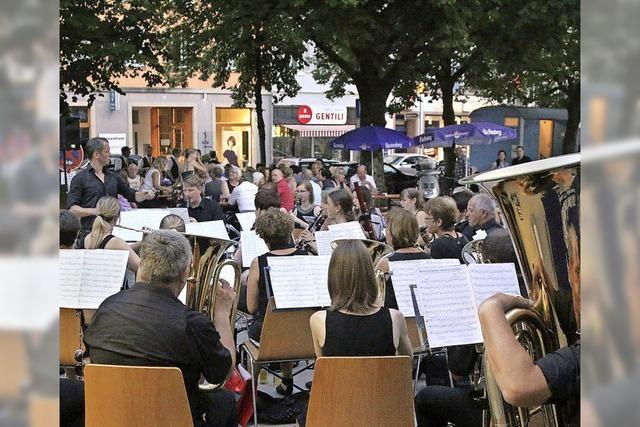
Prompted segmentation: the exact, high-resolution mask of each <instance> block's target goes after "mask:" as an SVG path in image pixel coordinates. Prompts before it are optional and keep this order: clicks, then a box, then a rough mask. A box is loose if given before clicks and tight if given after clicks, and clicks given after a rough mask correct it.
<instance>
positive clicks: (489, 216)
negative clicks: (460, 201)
mask: <svg viewBox="0 0 640 427" xmlns="http://www.w3.org/2000/svg"><path fill="white" fill-rule="evenodd" d="M467 219H468V220H469V225H470V226H471V227H473V229H474V230H476V231H477V230H484V231H485V232H486V233H487V235H489V234H491V233H492V232H493V231H496V230H501V229H502V227H500V225H499V224H498V223H497V222H496V203H495V202H494V201H493V199H492V198H491V196H489V195H488V194H485V193H479V194H476V195H475V196H473V197H472V198H471V199H469V203H468V204H467Z"/></svg>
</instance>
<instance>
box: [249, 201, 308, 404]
mask: <svg viewBox="0 0 640 427" xmlns="http://www.w3.org/2000/svg"><path fill="white" fill-rule="evenodd" d="M255 229H256V233H257V234H258V236H260V237H261V238H262V239H263V240H264V241H265V243H266V244H267V247H268V248H269V252H267V253H266V254H264V255H260V256H259V257H257V258H256V259H254V260H253V262H252V263H251V268H250V269H249V276H248V278H247V309H248V310H249V313H251V314H253V316H254V320H253V323H252V324H251V325H249V330H248V332H249V338H251V339H252V340H254V341H256V342H259V341H260V334H261V332H262V323H263V321H264V316H265V313H266V310H267V303H268V298H267V282H266V280H265V277H264V273H263V272H264V268H265V267H266V266H267V257H273V256H293V255H307V252H306V251H304V250H302V249H297V248H296V246H295V245H294V244H293V242H292V241H291V232H292V231H293V218H291V216H289V215H288V214H286V213H283V212H281V211H280V209H277V208H269V209H267V210H266V211H264V212H261V213H260V215H259V216H258V217H257V218H256V222H255ZM280 366H281V368H282V376H283V380H282V384H280V385H279V386H278V387H277V388H276V390H277V391H278V393H280V394H285V395H288V394H291V393H292V392H293V375H292V369H293V365H292V364H291V363H281V364H280Z"/></svg>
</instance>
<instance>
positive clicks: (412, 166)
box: [384, 153, 437, 176]
mask: <svg viewBox="0 0 640 427" xmlns="http://www.w3.org/2000/svg"><path fill="white" fill-rule="evenodd" d="M384 162H385V163H388V164H390V165H391V166H393V167H395V168H397V169H399V170H401V171H402V172H404V173H405V174H407V175H412V176H415V175H417V174H418V168H417V167H416V166H417V165H418V164H419V163H421V162H435V163H437V160H435V159H434V158H433V157H429V156H425V155H423V154H416V153H396V154H387V155H386V156H384Z"/></svg>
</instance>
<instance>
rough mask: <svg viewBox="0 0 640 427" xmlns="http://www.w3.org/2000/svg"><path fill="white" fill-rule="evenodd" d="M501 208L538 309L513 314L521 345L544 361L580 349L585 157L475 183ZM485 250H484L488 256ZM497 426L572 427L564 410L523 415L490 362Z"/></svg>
mask: <svg viewBox="0 0 640 427" xmlns="http://www.w3.org/2000/svg"><path fill="white" fill-rule="evenodd" d="M461 183H463V184H473V183H477V184H481V185H482V187H484V189H485V190H486V191H487V192H488V193H489V194H491V195H492V196H493V197H494V198H495V200H496V202H497V203H498V205H499V207H500V209H501V211H502V213H503V215H504V217H505V221H506V223H507V225H508V228H509V231H510V233H511V238H512V242H513V245H514V248H515V250H516V255H517V258H518V263H519V265H520V268H521V271H522V275H523V278H524V280H525V283H526V285H527V289H528V291H529V295H530V297H531V298H532V300H533V301H534V309H533V310H526V309H515V310H511V311H509V312H508V313H506V317H507V320H508V321H509V323H510V324H511V326H512V329H513V331H514V334H515V336H516V339H517V340H518V341H519V342H520V344H522V346H523V347H524V348H525V349H526V350H527V351H528V352H529V353H530V354H531V355H532V356H533V358H534V359H539V358H541V357H543V356H545V355H546V354H547V353H550V352H553V351H555V350H557V349H558V348H559V347H562V346H566V345H567V343H571V342H573V341H574V340H575V339H576V337H577V336H578V334H579V324H580V274H579V266H580V251H579V247H580V246H579V245H580V225H579V207H580V155H579V154H571V155H566V156H559V157H553V158H549V159H544V160H540V161H536V162H531V163H525V164H522V165H517V166H512V167H509V168H505V169H498V170H495V171H491V172H486V173H482V174H479V175H475V176H471V177H468V178H466V179H464V180H462V181H461ZM481 252H482V251H481V250H480V253H481ZM483 367H484V377H485V389H486V392H487V398H488V400H489V406H490V411H491V414H490V416H491V424H492V425H494V426H526V425H528V424H529V422H530V421H532V422H533V420H534V419H538V420H540V421H536V422H535V424H536V425H544V426H546V427H560V426H563V425H565V420H564V415H563V410H562V407H560V406H556V405H542V406H540V407H537V408H515V407H512V406H510V405H509V404H508V403H506V402H505V401H504V399H503V398H502V394H501V392H500V390H499V389H498V387H497V384H496V382H495V380H494V378H493V375H492V373H491V369H490V367H489V366H487V363H486V358H484V360H483Z"/></svg>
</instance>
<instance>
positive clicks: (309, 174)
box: [302, 168, 313, 180]
mask: <svg viewBox="0 0 640 427" xmlns="http://www.w3.org/2000/svg"><path fill="white" fill-rule="evenodd" d="M302 178H303V179H306V180H310V179H312V178H313V171H312V170H311V169H308V168H304V169H303V170H302Z"/></svg>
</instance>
